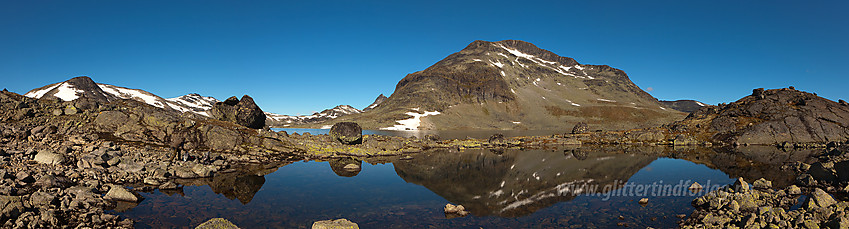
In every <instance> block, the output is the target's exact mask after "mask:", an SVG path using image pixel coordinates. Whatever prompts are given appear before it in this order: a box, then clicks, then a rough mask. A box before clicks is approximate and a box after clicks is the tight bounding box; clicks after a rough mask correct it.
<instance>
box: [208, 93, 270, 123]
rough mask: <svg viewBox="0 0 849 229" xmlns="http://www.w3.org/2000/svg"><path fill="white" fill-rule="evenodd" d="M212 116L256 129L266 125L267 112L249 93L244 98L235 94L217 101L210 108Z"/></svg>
mask: <svg viewBox="0 0 849 229" xmlns="http://www.w3.org/2000/svg"><path fill="white" fill-rule="evenodd" d="M209 115H210V117H212V118H214V119H218V120H221V121H227V122H233V123H236V124H239V125H242V126H246V127H249V128H254V129H262V128H263V127H265V113H264V112H262V109H260V108H259V106H257V105H256V103H254V99H253V98H251V97H250V96H248V95H244V96H242V99H241V100H240V99H236V97H235V96H233V97H230V98H228V99H227V100H224V102H218V103H215V105H212V109H210V110H209Z"/></svg>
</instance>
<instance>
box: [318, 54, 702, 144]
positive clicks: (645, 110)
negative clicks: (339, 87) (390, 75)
mask: <svg viewBox="0 0 849 229" xmlns="http://www.w3.org/2000/svg"><path fill="white" fill-rule="evenodd" d="M684 116H686V114H684V113H682V112H679V111H676V110H673V109H668V108H666V107H665V106H664V105H663V104H661V103H660V102H658V101H657V99H655V98H654V97H652V96H651V95H649V94H648V93H646V92H645V91H643V90H641V89H640V88H639V87H637V86H636V85H635V84H634V83H633V82H631V80H630V79H629V78H628V75H626V74H625V72H623V71H622V70H619V69H616V68H613V67H610V66H607V65H588V64H580V63H578V62H577V61H576V60H574V59H572V58H568V57H562V56H558V55H557V54H554V53H552V52H550V51H547V50H544V49H540V48H538V47H536V46H535V45H533V44H531V43H528V42H524V41H517V40H505V41H498V42H488V41H475V42H472V43H471V44H469V45H468V46H467V47H466V48H465V49H463V50H461V51H460V52H457V53H454V54H451V55H449V56H448V57H446V58H445V59H443V60H441V61H439V62H437V63H436V64H434V65H433V66H431V67H429V68H427V69H425V70H422V71H419V72H415V73H411V74H409V75H407V76H406V77H404V79H402V80H401V81H400V82H398V84H397V86H396V87H395V92H394V93H393V94H392V95H391V96H390V97H389V98H387V99H386V100H385V101H383V102H382V103H380V105H379V106H377V107H375V108H373V109H370V111H369V112H365V113H362V114H356V115H349V116H345V117H341V118H338V119H336V120H333V121H332V122H341V121H354V122H358V123H360V125H362V126H363V127H364V128H366V129H395V130H407V129H411V130H414V129H441V130H444V129H564V130H565V129H567V128H571V127H572V126H573V125H574V124H575V123H576V122H586V123H589V124H590V126H593V127H594V128H598V129H629V128H638V127H648V126H656V125H659V124H662V123H668V122H672V121H676V120H680V119H682V118H683V117H684ZM327 124H332V123H318V124H314V125H313V126H314V127H318V126H322V125H327Z"/></svg>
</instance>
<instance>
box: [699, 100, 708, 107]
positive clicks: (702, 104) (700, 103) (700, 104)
mask: <svg viewBox="0 0 849 229" xmlns="http://www.w3.org/2000/svg"><path fill="white" fill-rule="evenodd" d="M696 104H699V106H707V104H704V103H702V102H699V101H696Z"/></svg>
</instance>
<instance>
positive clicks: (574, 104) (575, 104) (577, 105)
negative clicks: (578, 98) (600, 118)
mask: <svg viewBox="0 0 849 229" xmlns="http://www.w3.org/2000/svg"><path fill="white" fill-rule="evenodd" d="M566 102H569V103H571V104H572V106H576V107H580V106H581V104H577V103H573V102H572V101H571V100H568V99H566Z"/></svg>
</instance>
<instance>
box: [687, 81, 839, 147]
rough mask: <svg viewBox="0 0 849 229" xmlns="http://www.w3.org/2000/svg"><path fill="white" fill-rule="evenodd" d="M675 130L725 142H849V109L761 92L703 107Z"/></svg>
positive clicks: (804, 96)
mask: <svg viewBox="0 0 849 229" xmlns="http://www.w3.org/2000/svg"><path fill="white" fill-rule="evenodd" d="M672 127H673V129H677V130H683V131H689V132H691V133H695V134H696V135H700V136H701V137H702V138H705V140H712V141H715V142H725V143H737V144H760V145H770V144H779V143H783V142H790V143H827V142H832V141H839V142H843V141H846V140H849V106H847V105H844V104H840V103H837V102H834V101H831V100H828V99H825V98H822V97H819V96H817V95H815V94H812V93H807V92H802V91H797V90H794V89H786V88H785V89H773V90H763V89H756V90H755V91H754V93H752V95H750V96H746V97H743V98H742V99H740V100H738V101H736V102H733V103H730V104H728V105H724V106H706V107H702V108H701V109H699V110H697V111H695V112H693V113H692V114H690V115H689V116H688V117H687V118H686V119H685V120H683V121H681V122H676V123H675V124H673V125H672Z"/></svg>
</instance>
